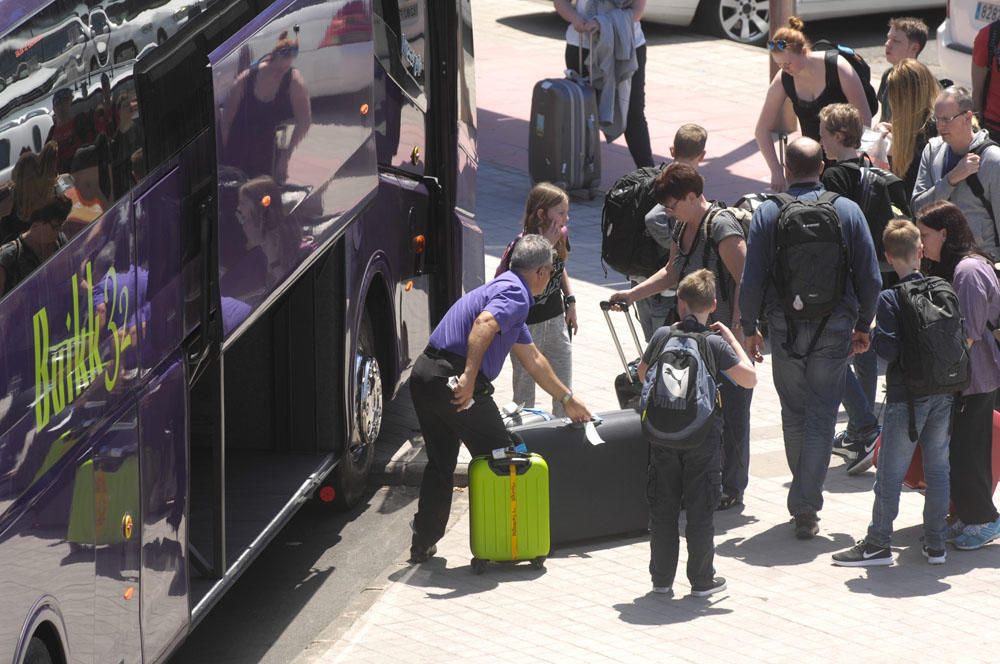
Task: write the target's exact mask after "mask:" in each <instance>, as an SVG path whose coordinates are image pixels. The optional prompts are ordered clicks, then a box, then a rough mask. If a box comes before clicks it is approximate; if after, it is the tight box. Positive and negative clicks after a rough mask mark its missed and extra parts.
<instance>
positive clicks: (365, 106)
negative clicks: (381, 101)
mask: <svg viewBox="0 0 1000 664" xmlns="http://www.w3.org/2000/svg"><path fill="white" fill-rule="evenodd" d="M361 115H368V104H361Z"/></svg>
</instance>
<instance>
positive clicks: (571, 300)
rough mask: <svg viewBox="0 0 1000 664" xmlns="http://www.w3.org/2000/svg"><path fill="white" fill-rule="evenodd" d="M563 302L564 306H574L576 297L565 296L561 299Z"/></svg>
mask: <svg viewBox="0 0 1000 664" xmlns="http://www.w3.org/2000/svg"><path fill="white" fill-rule="evenodd" d="M563 302H565V303H566V304H576V295H567V296H566V297H564V298H563Z"/></svg>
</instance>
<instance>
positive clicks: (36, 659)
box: [24, 636, 52, 664]
mask: <svg viewBox="0 0 1000 664" xmlns="http://www.w3.org/2000/svg"><path fill="white" fill-rule="evenodd" d="M24 664H52V653H50V652H49V647H48V646H46V645H45V641H42V640H41V639H40V638H38V637H37V636H33V637H31V641H29V642H28V650H27V652H25V653H24Z"/></svg>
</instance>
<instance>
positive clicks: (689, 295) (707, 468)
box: [639, 269, 757, 597]
mask: <svg viewBox="0 0 1000 664" xmlns="http://www.w3.org/2000/svg"><path fill="white" fill-rule="evenodd" d="M677 306H678V313H679V315H680V316H681V322H679V323H677V324H675V325H673V326H664V327H661V328H660V329H658V330H657V331H656V332H655V333H654V334H653V338H652V339H651V340H650V343H649V346H648V347H647V348H646V352H645V354H644V355H643V357H642V361H641V362H640V364H639V375H641V376H644V377H645V382H644V385H643V399H642V431H643V435H645V436H646V438H647V439H648V440H649V442H650V460H649V479H648V484H647V496H648V498H649V514H650V518H649V522H650V537H649V547H650V560H649V573H650V575H651V576H652V580H653V592H655V593H661V594H672V593H673V590H672V586H673V582H674V576H675V575H676V573H677V559H678V555H679V552H680V541H679V536H680V532H679V527H678V522H679V518H680V511H681V504H682V503H683V504H684V505H685V509H686V512H687V528H686V530H685V538H686V539H687V548H688V563H687V577H688V580H689V581H690V582H691V594H692V595H693V596H695V597H707V596H709V595H712V594H713V593H717V592H719V591H721V590H725V588H726V580H725V579H723V578H721V577H716V576H715V567H714V566H713V562H714V559H715V545H714V542H713V538H714V537H715V527H714V525H713V514H714V511H715V505H716V503H717V502H718V499H719V496H718V487H719V479H718V475H719V450H720V447H721V437H722V416H721V414H720V409H719V407H718V384H719V381H720V380H727V379H728V380H732V381H733V382H735V383H736V384H738V385H740V386H742V387H745V388H747V389H749V388H752V387H753V386H754V385H755V384H756V383H757V374H756V371H755V369H754V367H753V364H752V363H751V362H750V359H749V358H748V357H747V355H746V353H745V352H744V351H743V349H742V348H741V347H740V344H739V342H737V341H736V337H734V336H733V333H732V332H731V331H730V330H729V328H728V327H726V326H725V325H724V324H722V323H713V324H712V325H711V328H709V327H706V323H707V322H708V317H709V314H711V313H712V311H714V310H715V306H716V300H715V276H714V275H713V274H712V273H711V272H710V271H708V270H704V269H703V270H698V271H697V272H694V273H692V274H690V275H688V276H687V277H685V278H684V279H682V280H681V283H680V285H679V286H678V288H677ZM710 330H714V331H715V332H717V333H718V334H712V333H711V331H710ZM723 375H724V376H725V378H723V377H722V376H723Z"/></svg>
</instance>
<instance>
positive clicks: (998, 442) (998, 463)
mask: <svg viewBox="0 0 1000 664" xmlns="http://www.w3.org/2000/svg"><path fill="white" fill-rule="evenodd" d="M881 444H882V436H881V435H880V436H879V437H878V440H877V441H876V442H875V465H876V466H877V465H878V448H879V446H880V445H881ZM991 458H992V459H993V491H994V493H995V492H996V490H997V482H998V480H1000V412H998V411H995V410H994V411H993V454H992V457H991ZM903 486H905V487H907V488H909V489H918V490H923V489H926V488H927V483H926V482H924V455H923V452H922V451H921V447H920V446H919V445H917V449H916V450H915V451H914V452H913V460H912V461H910V467H909V468H908V469H907V471H906V476H905V477H903Z"/></svg>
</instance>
